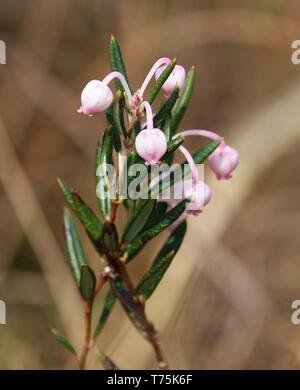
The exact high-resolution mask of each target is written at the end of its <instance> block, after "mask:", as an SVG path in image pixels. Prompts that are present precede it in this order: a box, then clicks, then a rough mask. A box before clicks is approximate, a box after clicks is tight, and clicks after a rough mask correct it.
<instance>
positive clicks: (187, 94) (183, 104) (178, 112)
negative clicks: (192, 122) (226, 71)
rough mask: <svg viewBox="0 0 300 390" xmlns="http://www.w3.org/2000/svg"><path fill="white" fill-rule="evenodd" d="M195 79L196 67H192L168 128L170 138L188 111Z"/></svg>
mask: <svg viewBox="0 0 300 390" xmlns="http://www.w3.org/2000/svg"><path fill="white" fill-rule="evenodd" d="M195 80H196V76H195V69H194V68H192V69H191V70H190V71H189V72H188V74H187V76H186V80H185V83H184V87H183V90H182V92H181V94H180V98H179V99H178V100H177V102H176V104H175V107H174V109H173V113H172V119H171V121H170V123H169V126H168V128H167V130H166V133H167V137H168V139H171V138H172V136H173V134H174V133H175V131H176V129H177V128H178V126H179V124H180V122H181V120H182V118H183V115H184V114H185V112H186V109H187V107H188V105H189V103H190V100H191V97H192V94H193V90H194V86H195Z"/></svg>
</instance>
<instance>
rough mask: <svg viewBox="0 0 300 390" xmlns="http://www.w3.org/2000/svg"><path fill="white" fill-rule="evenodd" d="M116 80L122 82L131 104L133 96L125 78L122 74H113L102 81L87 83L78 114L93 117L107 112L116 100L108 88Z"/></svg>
mask: <svg viewBox="0 0 300 390" xmlns="http://www.w3.org/2000/svg"><path fill="white" fill-rule="evenodd" d="M114 78H118V79H119V80H120V81H121V83H122V85H123V87H124V90H125V94H126V97H127V100H128V102H130V101H131V99H132V96H131V92H130V89H129V87H128V84H127V81H126V79H125V77H124V76H123V75H122V74H121V73H120V72H111V73H109V74H108V75H107V76H106V77H105V78H104V79H103V80H102V81H100V80H91V81H89V82H88V83H87V85H86V86H85V87H84V89H83V91H82V93H81V106H80V108H79V109H78V110H77V112H79V113H82V114H85V115H88V116H93V115H94V114H97V113H98V112H103V111H105V110H107V108H108V107H109V106H110V105H111V104H112V102H113V100H114V95H113V93H112V91H111V89H110V88H109V87H108V84H109V83H110V82H111V81H112V80H113V79H114Z"/></svg>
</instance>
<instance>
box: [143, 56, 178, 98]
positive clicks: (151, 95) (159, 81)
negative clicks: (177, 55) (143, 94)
mask: <svg viewBox="0 0 300 390" xmlns="http://www.w3.org/2000/svg"><path fill="white" fill-rule="evenodd" d="M175 65H176V59H174V60H173V61H172V62H170V64H169V65H168V66H166V68H165V70H164V71H163V72H162V74H161V75H160V76H159V78H158V79H157V80H156V81H155V83H154V84H153V86H152V88H151V89H150V92H149V95H148V98H147V101H148V102H149V103H150V104H152V103H153V101H154V99H155V98H156V96H157V95H158V93H159V92H160V90H161V87H162V86H163V85H164V83H165V81H166V80H167V78H168V77H169V76H170V74H171V73H172V70H173V69H174V68H175Z"/></svg>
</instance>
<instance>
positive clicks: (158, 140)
mask: <svg viewBox="0 0 300 390" xmlns="http://www.w3.org/2000/svg"><path fill="white" fill-rule="evenodd" d="M135 148H136V151H137V153H138V155H139V156H140V157H142V158H143V159H144V160H145V161H146V165H154V164H159V163H160V159H161V158H162V156H163V155H164V154H165V153H166V151H167V139H166V136H165V134H164V133H163V132H162V131H161V130H159V129H146V130H142V131H141V132H140V133H139V134H138V135H137V137H136V139H135Z"/></svg>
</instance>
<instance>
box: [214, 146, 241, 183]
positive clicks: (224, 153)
mask: <svg viewBox="0 0 300 390" xmlns="http://www.w3.org/2000/svg"><path fill="white" fill-rule="evenodd" d="M208 160H209V163H210V166H211V169H212V170H213V171H214V172H215V174H216V176H217V179H218V180H228V179H230V178H231V173H232V172H233V171H234V169H235V168H236V167H237V166H238V163H239V154H238V152H237V151H236V150H235V149H233V148H232V147H230V146H228V145H225V144H221V145H220V146H219V147H218V148H217V149H216V150H215V151H214V152H213V153H212V154H211V155H210V156H209V158H208Z"/></svg>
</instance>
